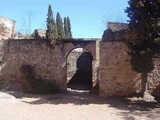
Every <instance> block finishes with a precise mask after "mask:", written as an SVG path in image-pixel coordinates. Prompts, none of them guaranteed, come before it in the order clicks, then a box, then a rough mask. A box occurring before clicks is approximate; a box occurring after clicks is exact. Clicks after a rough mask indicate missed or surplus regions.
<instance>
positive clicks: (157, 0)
mask: <svg viewBox="0 0 160 120" xmlns="http://www.w3.org/2000/svg"><path fill="white" fill-rule="evenodd" d="M128 3H129V7H127V9H126V10H125V12H126V13H127V14H128V17H129V18H130V21H129V27H130V29H131V30H133V31H135V33H137V35H138V38H139V39H138V40H136V41H130V43H129V46H130V48H131V55H132V60H131V62H132V63H131V64H132V68H133V69H134V70H135V71H137V72H140V73H141V78H142V82H141V83H142V91H141V92H142V95H143V97H144V98H145V95H146V93H148V88H147V85H148V84H147V82H148V81H147V80H148V78H147V76H148V73H149V72H150V71H152V70H153V69H154V63H153V60H154V58H155V57H157V56H159V54H160V51H159V50H160V12H159V11H160V0H129V2H128Z"/></svg>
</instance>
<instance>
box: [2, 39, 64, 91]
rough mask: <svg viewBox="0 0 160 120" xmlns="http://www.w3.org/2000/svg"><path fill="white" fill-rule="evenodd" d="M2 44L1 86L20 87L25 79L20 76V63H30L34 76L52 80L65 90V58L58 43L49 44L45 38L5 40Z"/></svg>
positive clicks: (24, 82) (25, 82)
mask: <svg viewBox="0 0 160 120" xmlns="http://www.w3.org/2000/svg"><path fill="white" fill-rule="evenodd" d="M4 44H5V45H4V46H5V53H4V54H3V62H2V63H1V70H0V81H1V87H4V86H3V85H5V84H6V85H7V86H9V85H11V86H12V87H11V88H12V89H21V87H23V85H24V84H27V81H24V79H23V78H22V77H23V75H22V72H21V70H20V68H21V66H22V65H31V66H33V67H34V70H35V74H36V76H35V77H36V78H42V79H45V80H47V81H54V82H55V83H56V84H57V85H58V86H59V88H60V90H61V91H65V90H66V79H65V78H64V77H65V72H64V70H65V64H64V63H65V59H64V58H63V54H62V51H61V47H60V46H59V45H51V44H50V43H47V42H46V41H45V40H41V41H37V40H7V41H6V42H4ZM2 83H3V84H2ZM8 83H9V84H8ZM14 86H16V87H14ZM18 86H19V87H18Z"/></svg>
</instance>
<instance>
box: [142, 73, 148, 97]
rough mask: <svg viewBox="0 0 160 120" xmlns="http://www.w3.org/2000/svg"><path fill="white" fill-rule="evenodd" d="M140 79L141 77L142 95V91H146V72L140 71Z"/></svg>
mask: <svg viewBox="0 0 160 120" xmlns="http://www.w3.org/2000/svg"><path fill="white" fill-rule="evenodd" d="M141 79H142V81H141V87H142V90H141V93H142V96H144V93H145V92H148V88H147V72H142V74H141Z"/></svg>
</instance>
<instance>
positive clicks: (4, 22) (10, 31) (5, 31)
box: [0, 16, 16, 39]
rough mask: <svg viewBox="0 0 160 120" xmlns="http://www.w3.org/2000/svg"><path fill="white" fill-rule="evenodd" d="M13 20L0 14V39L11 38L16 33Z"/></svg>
mask: <svg viewBox="0 0 160 120" xmlns="http://www.w3.org/2000/svg"><path fill="white" fill-rule="evenodd" d="M15 24H16V23H15V21H13V20H10V19H8V18H5V17H1V16H0V39H9V38H13V36H14V35H15V33H16V25H15Z"/></svg>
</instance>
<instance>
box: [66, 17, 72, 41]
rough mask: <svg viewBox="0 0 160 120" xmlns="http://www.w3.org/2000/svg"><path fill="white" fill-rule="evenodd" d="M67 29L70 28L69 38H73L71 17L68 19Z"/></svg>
mask: <svg viewBox="0 0 160 120" xmlns="http://www.w3.org/2000/svg"><path fill="white" fill-rule="evenodd" d="M67 27H68V38H72V31H71V21H70V19H69V17H67Z"/></svg>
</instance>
